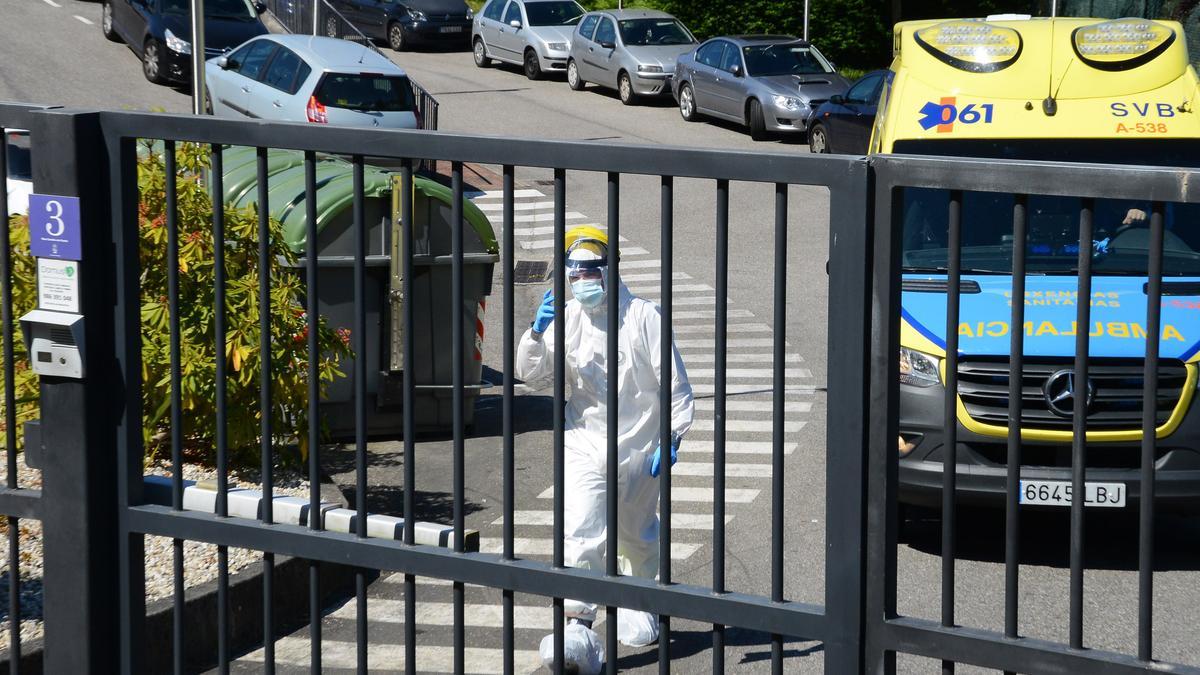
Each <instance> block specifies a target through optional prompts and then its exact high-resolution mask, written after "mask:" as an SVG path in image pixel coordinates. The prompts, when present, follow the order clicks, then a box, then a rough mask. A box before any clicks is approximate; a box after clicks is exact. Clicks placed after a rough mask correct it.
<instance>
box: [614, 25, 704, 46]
mask: <svg viewBox="0 0 1200 675" xmlns="http://www.w3.org/2000/svg"><path fill="white" fill-rule="evenodd" d="M618 24H619V27H620V29H621V42H622V43H624V44H625V45H626V46H630V47H644V46H648V45H690V44H692V43H693V42H695V41H696V38H694V37H692V34H691V33H689V32H688V29H686V28H684V27H683V24H681V23H679V22H678V21H676V20H675V19H625V20H623V21H620V22H618Z"/></svg>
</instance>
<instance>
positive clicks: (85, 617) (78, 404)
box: [30, 113, 145, 673]
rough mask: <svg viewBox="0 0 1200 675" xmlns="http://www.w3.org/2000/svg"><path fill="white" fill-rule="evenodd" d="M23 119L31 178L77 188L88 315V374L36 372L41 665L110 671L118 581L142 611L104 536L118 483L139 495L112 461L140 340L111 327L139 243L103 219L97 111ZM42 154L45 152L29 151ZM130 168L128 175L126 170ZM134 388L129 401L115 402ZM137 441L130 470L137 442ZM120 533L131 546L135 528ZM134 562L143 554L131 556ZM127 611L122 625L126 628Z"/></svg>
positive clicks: (112, 523) (114, 527)
mask: <svg viewBox="0 0 1200 675" xmlns="http://www.w3.org/2000/svg"><path fill="white" fill-rule="evenodd" d="M30 122H31V124H30V127H31V129H30V131H31V138H33V139H34V140H35V142H36V143H37V153H36V155H35V158H34V164H33V178H34V185H35V186H36V187H37V191H38V192H39V193H41V194H54V195H64V196H73V197H78V198H79V216H80V223H81V230H82V232H83V234H84V235H85V236H83V237H82V239H83V243H82V250H81V253H82V255H81V258H82V260H81V261H80V264H79V275H80V282H79V288H80V289H81V291H82V293H81V297H80V304H79V309H80V313H81V314H83V315H84V317H86V318H85V321H84V332H85V340H84V342H83V343H81V344H80V345H79V349H80V353H81V356H82V357H83V359H84V363H85V364H86V378H85V379H79V380H76V379H65V378H52V377H43V378H42V380H41V415H42V422H43V424H42V452H43V453H44V459H43V462H44V465H45V467H46V471H45V472H44V473H43V481H44V483H43V486H42V487H43V491H42V495H43V496H42V502H41V503H42V518H43V519H42V524H43V527H44V539H43V541H44V547H45V554H46V555H45V572H44V582H45V586H44V592H45V606H44V612H45V614H44V616H45V621H46V637H45V650H44V652H43V653H44V658H45V664H44V668H45V670H46V672H51V673H110V672H117V671H118V670H119V668H120V646H121V640H120V635H119V633H118V627H120V626H122V620H121V610H122V603H121V593H120V591H121V590H126V591H127V592H128V593H129V599H130V604H129V605H128V606H127V607H126V608H127V609H128V611H130V612H131V613H133V612H138V611H141V613H142V615H143V616H144V614H145V612H144V605H139V604H138V601H140V600H142V599H143V598H144V589H139V588H137V584H118V583H114V582H115V581H116V580H117V579H118V578H119V577H120V571H121V566H120V557H119V556H120V545H119V543H120V541H121V540H120V537H117V536H113V533H115V532H118V526H119V523H118V518H117V513H118V508H117V507H118V501H117V497H118V492H117V487H118V483H120V484H121V485H122V487H123V488H125V490H124V492H125V494H126V495H128V496H130V498H131V499H137V498H138V497H139V496H140V495H130V494H129V493H130V492H131V491H133V490H130V488H131V487H133V486H131V485H129V482H128V481H129V479H130V476H131V475H132V473H131V471H121V470H117V471H114V465H117V464H118V448H119V447H120V443H119V441H118V439H119V435H118V434H119V432H120V430H122V427H128V425H129V423H130V422H131V421H136V424H137V426H138V438H139V439H140V423H141V408H140V401H141V390H140V382H139V381H137V380H136V376H135V379H134V381H129V380H128V379H127V378H125V377H123V373H122V372H120V371H119V370H118V363H121V362H122V361H121V360H120V357H121V356H128V352H129V350H130V349H132V350H133V351H134V352H135V354H136V351H137V349H138V347H139V345H136V344H132V339H137V340H139V341H140V337H136V336H134V337H133V338H132V339H130V338H131V336H129V335H124V334H122V335H123V337H125V338H127V340H126V341H125V342H124V344H121V345H118V341H117V339H116V338H117V331H116V330H115V328H114V316H115V315H116V312H121V311H123V310H126V309H128V307H127V306H126V305H124V304H122V303H118V302H117V299H116V297H117V294H118V289H119V288H124V287H123V286H121V285H120V284H119V283H118V279H117V270H118V269H119V267H118V265H120V264H121V263H122V262H124V263H126V264H130V263H131V264H132V265H133V266H134V274H136V266H137V260H136V250H137V249H136V248H134V249H133V251H134V256H135V258H134V260H132V261H130V260H128V259H122V258H123V255H122V254H126V253H128V252H129V251H128V248H127V247H122V246H121V245H120V242H114V240H113V236H114V232H113V230H112V229H111V228H110V226H109V224H110V223H111V222H112V213H111V212H110V201H109V200H110V188H111V187H112V186H110V184H109V181H108V179H107V176H106V175H105V174H104V173H103V172H104V171H105V169H106V168H107V167H108V166H109V164H108V162H106V161H105V159H106V157H107V155H108V152H107V150H106V148H105V146H104V140H103V137H102V135H101V132H100V116H99V114H97V113H77V114H71V113H35V114H34V115H32V116H31V120H30ZM50 157H52V158H54V160H53V161H43V160H42V159H39V158H50ZM97 171H100V172H101V174H100V175H99V176H97ZM130 180H132V181H136V175H134V176H131V177H130ZM129 225H130V227H129V231H132V232H134V233H136V232H137V228H136V225H135V224H134V223H129ZM135 236H136V235H135ZM135 246H136V243H135ZM114 251H115V252H116V255H114ZM114 306H116V311H115V312H114ZM135 311H136V310H135ZM135 325H136V324H135ZM114 354H118V355H119V356H118V358H114ZM115 392H121V393H116V394H115V395H114V393H115ZM135 396H136V399H135V398H134V397H135ZM133 400H136V401H137V402H138V405H137V407H134V408H128V407H125V406H128V405H129V403H130V401H133ZM122 423H124V424H122ZM131 450H132V449H131ZM137 450H138V453H137V475H138V478H139V479H140V474H141V453H140V447H138V448H137ZM130 454H132V453H130ZM120 468H121V469H129V467H127V466H126V467H120ZM114 477H117V478H118V481H117V482H114V481H113V478H114ZM138 482H139V484H140V480H139V481H138ZM138 487H140V485H139V486H138ZM134 489H136V488H134ZM130 539H131V542H134V545H135V546H140V541H141V539H140V537H131V538H130ZM135 540H136V541H135ZM140 553H141V551H140V550H138V551H130V552H129V556H130V558H131V559H132V558H135V557H136V556H138V555H139V554H140ZM136 564H137V565H140V564H141V562H140V558H137V562H136ZM134 595H138V596H139V597H133V596H134ZM137 623H138V622H133V624H134V625H132V626H129V628H131V629H134V630H136V628H137V627H138V626H137Z"/></svg>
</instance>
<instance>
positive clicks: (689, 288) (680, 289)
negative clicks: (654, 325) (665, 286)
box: [625, 274, 713, 302]
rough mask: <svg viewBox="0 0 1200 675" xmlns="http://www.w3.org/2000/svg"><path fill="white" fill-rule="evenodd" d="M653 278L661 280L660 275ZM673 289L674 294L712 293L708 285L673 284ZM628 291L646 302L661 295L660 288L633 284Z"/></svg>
mask: <svg viewBox="0 0 1200 675" xmlns="http://www.w3.org/2000/svg"><path fill="white" fill-rule="evenodd" d="M653 276H654V280H655V281H657V280H659V279H660V278H662V275H661V274H655V275H653ZM625 280H628V275H626V279H625ZM674 288H675V292H676V293H712V291H713V287H712V286H709V285H708V284H675V286H674ZM629 291H630V292H631V293H633V294H634V295H636V296H638V297H641V298H645V299H647V300H651V299H653V298H652V297H648V296H655V295H661V292H660V291H661V287H659V286H638V285H636V284H634V285H632V286H630V287H629ZM656 302H657V300H656Z"/></svg>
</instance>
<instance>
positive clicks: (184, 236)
mask: <svg viewBox="0 0 1200 675" xmlns="http://www.w3.org/2000/svg"><path fill="white" fill-rule="evenodd" d="M176 161H177V166H178V167H179V171H178V178H177V180H176V186H177V187H176V194H177V210H176V213H177V219H178V221H177V222H178V231H179V327H180V363H181V378H180V383H181V386H180V391H181V398H182V402H183V415H182V418H183V437H184V444H185V447H184V450H185V451H186V452H187V453H188V454H189V455H190V456H192V457H195V458H199V459H205V458H208V459H211V457H212V456H213V455H214V453H215V443H216V430H217V421H216V404H215V400H216V385H215V382H216V359H217V353H216V347H215V344H214V340H215V335H216V332H215V327H214V322H213V320H214V317H215V313H214V309H215V307H214V305H215V297H214V289H215V274H214V273H215V271H216V266H215V264H214V259H213V250H214V249H213V232H212V199H211V198H210V195H209V190H208V188H207V187H206V185H205V182H204V175H205V172H206V170H207V169H208V164H209V152H208V150H207V148H206V147H201V146H197V145H193V144H181V145H180V146H179V147H178V149H177V151H176ZM165 190H166V174H165V167H164V163H163V161H162V157H161V146H159V149H158V150H157V151H155V149H154V148H150V147H148V148H147V151H146V152H143V153H141V158H140V159H139V161H138V191H139V194H140V203H139V206H138V211H139V219H138V220H139V230H140V233H141V236H140V249H141V264H142V273H141V284H142V308H141V315H142V379H143V394H142V401H143V410H142V419H143V424H142V433H143V437H144V440H145V444H146V457H147V460H148V461H149V460H150V459H152V458H154V457H155V456H156V455H161V454H164V453H166V452H169V449H170V421H171V414H170V413H171V370H170V365H171V351H170V350H171V342H170V306H169V304H168V300H167V274H168V273H167V270H168V266H167V227H166V192H165ZM270 232H271V240H270V246H269V251H270V256H271V265H270V268H269V269H268V270H267V273H268V275H269V277H270V280H271V306H270V308H269V309H268V311H269V313H270V316H271V320H270V324H271V355H270V357H271V395H272V407H271V419H272V429H273V433H274V436H275V437H274V438H273V439H272V440H273V444H275V445H280V446H283V445H288V444H290V443H293V442H294V443H296V444H297V445H298V446H299V450H300V456H301V457H303V456H304V455H306V454H307V440H308V434H307V429H308V330H307V317H306V315H305V313H304V308H303V305H302V302H303V298H304V281H303V279H302V278H301V274H302V272H300V273H298V270H296V269H294V266H295V265H296V264H297V263H298V258H297V255H296V254H295V253H293V252H292V251H291V249H290V248H288V247H287V246H286V245H285V244H284V242H283V237H282V227H281V226H280V224H279V222H278V221H275V220H271V223H270ZM10 233H11V235H10V236H11V237H12V241H13V278H14V283H13V301H14V302H13V309H14V314H15V315H16V316H20V315H21V314H23V313H24V312H27V311H29V310H30V309H33V307H34V305H35V304H36V300H37V298H36V295H37V288H36V277H35V261H34V259H33V258H32V257H31V256H30V254H29V232H28V224H27V220H26V219H25V218H24V217H20V218H14V219H12V220H11V221H10ZM225 236H226V243H225V275H226V285H225V288H226V291H225V303H226V308H227V310H226V321H225V328H226V339H225V345H224V349H223V354H222V355H221V358H224V359H225V364H226V375H227V380H226V382H227V387H226V411H227V430H228V445H229V449H230V451H231V457H232V460H233V461H234V462H235V463H243V464H253V463H255V462H256V461H257V456H258V448H259V439H260V431H261V427H260V424H261V415H260V408H261V407H260V405H259V398H258V397H259V374H260V373H261V366H262V355H261V353H260V350H259V323H258V322H259V306H258V279H259V273H260V270H259V266H258V214H257V212H256V210H255V209H253V208H250V209H241V210H237V209H233V208H230V207H226V208H225ZM319 331H320V334H319V335H318V340H317V342H318V345H319V347H320V349H321V354H322V356H321V359H320V361H319V371H318V375H319V377H320V379H321V387H322V391H324V388H325V386H326V385H327V384H328V383H329V382H332V381H333V380H334V379H335V378H337V377H341V376H342V372H341V370H340V369H339V362H340V361H341V360H342V359H344V358H346V357H348V356H350V354H351V352H350V349H349V342H350V335H349V333H348V332H347V331H344V330H343V331H338V332H335V331H333V330H331V329H329V328H328V327H327V326H326V325H325V323H324V321H322V322H321V324H320V329H319ZM16 340H17V344H16V354H15V358H14V364H15V367H16V371H17V372H16V377H15V381H16V384H17V398H18V406H19V407H18V419H19V420H20V421H24V420H26V419H32V418H34V417H36V416H37V377H36V376H35V375H33V373H32V371H30V370H29V362H28V357H27V355H26V352H25V347H24V345H23V344H22V343H21V340H20V334H19V332H18V335H17V336H16ZM0 406H3V401H2V400H0ZM2 424H3V410H2V407H0V425H2ZM284 456H285V457H286V456H287V455H286V453H285V455H284Z"/></svg>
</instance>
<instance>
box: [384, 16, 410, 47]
mask: <svg viewBox="0 0 1200 675" xmlns="http://www.w3.org/2000/svg"><path fill="white" fill-rule="evenodd" d="M388 46H389V47H391V48H392V49H393V50H395V51H398V52H402V51H404V50H406V49H408V38H407V37H405V36H404V27H403V26H401V25H400V24H398V23H396V22H392V24H391V25H390V26H388Z"/></svg>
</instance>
